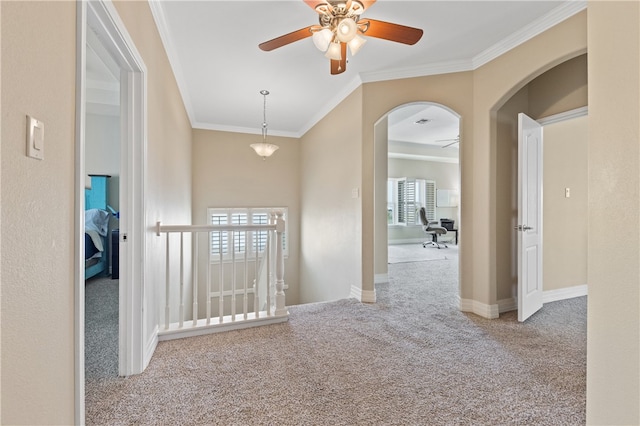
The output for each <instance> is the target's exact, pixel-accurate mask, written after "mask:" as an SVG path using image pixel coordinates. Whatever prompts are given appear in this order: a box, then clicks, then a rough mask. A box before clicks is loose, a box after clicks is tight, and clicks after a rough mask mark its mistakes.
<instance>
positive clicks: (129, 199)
mask: <svg viewBox="0 0 640 426" xmlns="http://www.w3.org/2000/svg"><path fill="white" fill-rule="evenodd" d="M88 28H91V29H92V30H94V31H96V32H97V33H98V34H99V35H100V38H101V41H102V43H103V44H104V47H105V48H106V49H107V51H108V52H109V53H110V54H111V55H112V56H113V58H114V60H115V61H116V62H117V63H118V65H119V67H120V69H121V75H120V90H121V114H120V117H121V142H120V144H121V145H120V146H121V162H120V170H121V176H120V210H121V211H122V212H123V213H124V214H123V215H121V219H120V229H121V233H120V236H121V237H120V238H121V244H120V272H121V273H120V280H121V282H126V283H127V284H126V285H121V286H119V287H120V290H119V333H118V334H119V351H118V352H119V361H118V369H119V374H120V375H125V376H127V375H131V374H136V373H140V372H142V370H143V368H144V360H145V353H144V344H143V341H144V339H143V338H142V336H143V326H144V318H143V303H144V263H143V260H144V251H145V234H144V213H145V193H146V191H145V175H146V157H147V155H146V154H147V153H146V146H147V139H146V137H147V130H146V129H147V115H146V114H147V104H146V102H147V101H146V97H147V96H146V85H147V70H146V66H145V65H144V62H143V60H142V56H141V55H140V54H139V53H138V52H137V50H136V48H135V45H134V43H133V41H132V39H131V37H130V36H129V34H128V32H127V30H126V27H125V25H124V23H123V22H122V20H121V19H120V17H119V15H118V13H117V11H116V9H115V6H114V5H113V4H112V3H111V1H109V0H98V1H91V2H85V1H80V2H77V3H76V129H75V133H76V135H75V139H76V142H75V214H74V216H75V234H76V236H75V268H74V269H75V273H74V277H75V280H74V281H75V291H74V293H75V294H74V299H75V301H74V304H75V307H74V311H75V315H74V322H75V360H74V364H75V383H74V385H75V392H74V403H75V404H74V416H75V423H76V424H84V423H85V403H84V402H85V386H84V384H85V375H84V368H85V365H84V357H85V352H84V345H85V341H84V333H85V329H84V321H85V311H84V301H85V291H84V282H85V280H84V185H85V175H86V171H85V164H84V156H85V117H86V101H87V98H86V44H87V29H88ZM125 236H127V238H126V240H127V242H126V243H125V242H124V241H123V239H124V238H125Z"/></svg>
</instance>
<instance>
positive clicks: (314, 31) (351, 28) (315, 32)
mask: <svg viewBox="0 0 640 426" xmlns="http://www.w3.org/2000/svg"><path fill="white" fill-rule="evenodd" d="M304 2H305V3H306V4H307V5H308V6H310V7H311V8H313V9H314V10H315V11H316V13H318V20H319V25H311V26H309V27H306V28H302V29H300V30H297V31H294V32H292V33H289V34H285V35H283V36H280V37H277V38H274V39H273V40H269V41H266V42H264V43H260V45H259V46H258V47H260V49H262V50H264V51H267V52H268V51H271V50H273V49H277V48H279V47H282V46H285V45H287V44H290V43H293V42H295V41H298V40H302V39H304V38H307V37H312V38H313V43H314V45H315V46H316V47H317V48H318V49H319V50H320V51H322V52H325V57H327V58H329V59H330V60H331V68H330V70H331V74H340V73H343V72H344V71H345V70H346V67H347V58H346V47H347V45H348V46H349V50H350V52H351V55H352V56H353V55H355V54H356V53H357V52H358V51H359V50H360V48H361V47H362V46H363V45H364V43H365V42H366V40H365V39H364V38H362V37H361V35H366V36H369V37H376V38H381V39H384V40H389V41H394V42H397V43H403V44H408V45H413V44H416V43H417V42H418V40H420V38H422V33H423V31H422V30H421V29H419V28H412V27H406V26H404V25H398V24H392V23H390V22H384V21H378V20H374V19H360V15H361V14H362V13H363V12H364V11H365V10H366V9H367V7H369V6H371V5H372V4H373V3H375V0H337V1H333V0H328V1H314V0H304Z"/></svg>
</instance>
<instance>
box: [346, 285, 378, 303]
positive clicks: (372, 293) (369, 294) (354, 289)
mask: <svg viewBox="0 0 640 426" xmlns="http://www.w3.org/2000/svg"><path fill="white" fill-rule="evenodd" d="M349 297H352V298H354V299H358V300H359V301H361V302H362V303H376V290H375V289H374V290H363V289H362V288H360V287H358V286H356V285H352V286H351V295H350V296H349Z"/></svg>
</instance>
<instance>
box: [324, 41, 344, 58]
mask: <svg viewBox="0 0 640 426" xmlns="http://www.w3.org/2000/svg"><path fill="white" fill-rule="evenodd" d="M341 50H342V49H341V47H340V43H331V44H330V45H329V49H327V53H325V55H324V56H326V57H327V58H329V59H333V60H335V61H340V60H342V52H341Z"/></svg>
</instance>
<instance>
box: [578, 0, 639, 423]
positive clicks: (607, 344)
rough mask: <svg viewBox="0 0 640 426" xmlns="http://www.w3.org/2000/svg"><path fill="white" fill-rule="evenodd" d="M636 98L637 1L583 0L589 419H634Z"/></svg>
mask: <svg viewBox="0 0 640 426" xmlns="http://www.w3.org/2000/svg"><path fill="white" fill-rule="evenodd" d="M638 99H640V3H638V2H600V1H592V2H589V125H588V126H589V144H588V146H589V219H588V220H589V226H590V233H589V242H588V247H589V248H588V253H589V254H588V259H589V273H588V274H589V275H588V276H589V306H588V320H587V354H588V355H587V423H588V424H590V425H596V424H602V425H604V424H607V425H611V424H618V425H637V424H640V256H639V255H638V247H640V143H639V140H640V102H638ZM612 219H614V220H616V221H617V222H618V223H619V224H620V226H621V227H622V228H623V231H622V232H618V233H615V234H612V232H611V229H610V228H609V227H608V226H606V225H607V224H609V223H611V220H612Z"/></svg>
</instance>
